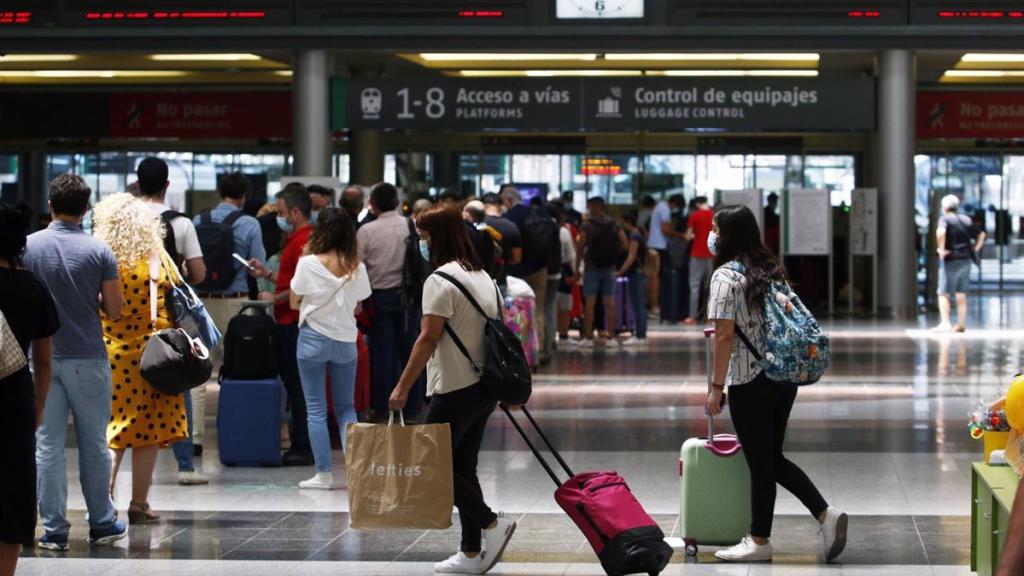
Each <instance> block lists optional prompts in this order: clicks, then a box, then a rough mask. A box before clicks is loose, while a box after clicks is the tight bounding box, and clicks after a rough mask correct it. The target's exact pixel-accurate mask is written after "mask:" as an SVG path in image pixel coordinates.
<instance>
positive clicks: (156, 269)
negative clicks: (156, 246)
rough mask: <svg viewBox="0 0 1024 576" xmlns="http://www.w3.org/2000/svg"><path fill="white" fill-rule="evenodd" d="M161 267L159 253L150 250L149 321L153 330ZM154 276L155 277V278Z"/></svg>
mask: <svg viewBox="0 0 1024 576" xmlns="http://www.w3.org/2000/svg"><path fill="white" fill-rule="evenodd" d="M161 266H162V264H161V258H160V252H157V251H156V250H151V251H150V252H149V321H150V322H152V323H153V327H154V328H156V318H157V309H156V298H157V285H158V284H159V283H160V268H161ZM154 274H155V275H156V276H155V277H154Z"/></svg>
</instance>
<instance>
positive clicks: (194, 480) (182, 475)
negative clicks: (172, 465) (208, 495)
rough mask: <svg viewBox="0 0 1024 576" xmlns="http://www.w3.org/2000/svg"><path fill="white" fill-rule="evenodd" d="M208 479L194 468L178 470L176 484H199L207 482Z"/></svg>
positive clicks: (208, 481)
mask: <svg viewBox="0 0 1024 576" xmlns="http://www.w3.org/2000/svg"><path fill="white" fill-rule="evenodd" d="M209 483H210V479H209V478H207V477H206V476H205V475H203V474H200V473H199V472H198V471H196V470H191V471H189V472H178V485H179V486H199V485H201V484H209Z"/></svg>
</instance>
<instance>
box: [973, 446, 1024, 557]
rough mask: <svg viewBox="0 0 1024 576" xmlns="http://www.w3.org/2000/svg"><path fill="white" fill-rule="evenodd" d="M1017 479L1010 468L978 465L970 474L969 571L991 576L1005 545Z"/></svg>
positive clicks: (975, 465)
mask: <svg viewBox="0 0 1024 576" xmlns="http://www.w3.org/2000/svg"><path fill="white" fill-rule="evenodd" d="M1019 482H1020V478H1018V477H1017V474H1016V473H1014V471H1013V470H1012V469H1010V467H1009V466H989V465H988V464H984V463H981V462H978V463H976V464H974V466H973V467H972V471H971V501H972V506H971V570H974V571H975V572H977V573H978V576H992V574H994V573H995V570H996V566H997V565H998V564H999V555H1000V554H1001V553H1002V551H1003V546H1004V545H1005V544H1006V529H1007V526H1009V523H1010V511H1011V510H1013V497H1014V496H1015V495H1016V494H1017V484H1018V483H1019Z"/></svg>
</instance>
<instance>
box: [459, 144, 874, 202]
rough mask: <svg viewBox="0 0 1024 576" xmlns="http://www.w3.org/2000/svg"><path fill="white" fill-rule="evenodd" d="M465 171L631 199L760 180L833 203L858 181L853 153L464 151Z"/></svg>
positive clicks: (474, 178) (493, 179) (478, 178)
mask: <svg viewBox="0 0 1024 576" xmlns="http://www.w3.org/2000/svg"><path fill="white" fill-rule="evenodd" d="M459 169H460V179H461V180H462V181H464V182H467V183H472V184H474V185H475V186H476V188H475V190H477V193H480V191H482V192H488V191H494V190H497V188H498V186H500V185H501V184H502V183H503V182H516V183H522V184H524V185H530V184H543V185H545V186H546V187H547V189H548V192H549V193H551V192H556V191H560V192H565V191H570V190H571V191H574V192H577V193H578V194H577V196H580V195H582V196H583V197H587V196H593V195H601V196H602V197H604V198H605V199H606V200H607V201H608V202H609V203H611V204H619V205H629V204H634V203H636V202H638V201H639V199H640V198H642V197H643V196H646V195H648V194H650V195H652V196H654V197H656V198H664V197H666V196H668V195H672V194H677V193H682V194H684V195H686V196H687V197H688V198H692V197H693V196H696V195H700V196H707V197H708V198H711V199H714V197H715V191H716V190H735V189H743V188H761V189H762V190H764V191H765V194H767V193H769V192H778V191H781V190H785V189H791V188H823V189H827V190H831V191H832V203H833V205H836V206H838V205H841V204H843V203H847V204H848V203H849V202H850V196H851V193H852V191H853V189H854V187H855V185H856V182H855V180H856V159H855V157H854V155H852V154H838V155H832V154H806V155H800V154H666V153H658V154H645V155H638V154H635V153H617V152H608V153H590V154H511V155H502V154H484V155H480V154H476V153H464V154H461V155H460V161H459Z"/></svg>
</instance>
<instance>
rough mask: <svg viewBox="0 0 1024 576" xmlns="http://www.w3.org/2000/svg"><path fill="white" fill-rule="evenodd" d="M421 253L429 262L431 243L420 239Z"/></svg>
mask: <svg viewBox="0 0 1024 576" xmlns="http://www.w3.org/2000/svg"><path fill="white" fill-rule="evenodd" d="M420 255H421V256H423V259H424V260H426V261H427V262H430V244H429V243H428V242H427V241H426V240H420Z"/></svg>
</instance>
